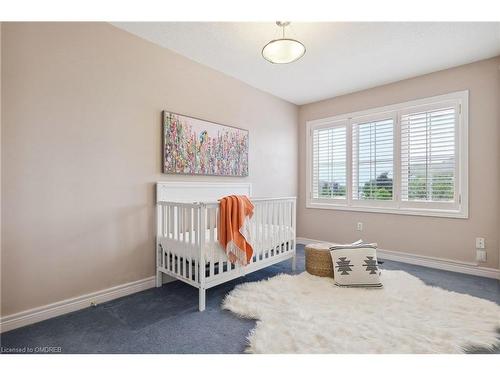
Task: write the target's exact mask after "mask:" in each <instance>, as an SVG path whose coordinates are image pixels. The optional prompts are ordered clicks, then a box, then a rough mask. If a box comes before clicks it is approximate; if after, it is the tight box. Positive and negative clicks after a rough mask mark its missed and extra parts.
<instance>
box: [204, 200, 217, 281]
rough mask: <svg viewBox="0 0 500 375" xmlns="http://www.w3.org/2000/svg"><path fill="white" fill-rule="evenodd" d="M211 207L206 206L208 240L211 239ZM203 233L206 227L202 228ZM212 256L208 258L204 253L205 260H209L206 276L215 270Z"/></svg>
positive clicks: (210, 275)
mask: <svg viewBox="0 0 500 375" xmlns="http://www.w3.org/2000/svg"><path fill="white" fill-rule="evenodd" d="M212 211H213V209H212V208H207V228H208V233H209V241H210V242H212V241H213V226H214V224H213V215H212ZM202 232H203V235H204V236H206V229H205V228H203V229H202ZM210 255H211V254H210ZM213 258H214V257H212V256H210V259H209V258H208V254H207V253H205V261H210V267H209V271H208V277H212V276H213V275H214V272H215V267H214V259H213Z"/></svg>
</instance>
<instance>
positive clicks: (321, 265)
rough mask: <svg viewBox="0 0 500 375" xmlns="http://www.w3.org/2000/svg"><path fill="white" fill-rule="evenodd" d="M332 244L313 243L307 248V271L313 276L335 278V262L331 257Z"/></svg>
mask: <svg viewBox="0 0 500 375" xmlns="http://www.w3.org/2000/svg"><path fill="white" fill-rule="evenodd" d="M333 245H334V244H332V243H326V242H321V243H313V244H309V245H307V246H306V247H305V254H306V271H307V272H309V273H310V274H311V275H315V276H322V277H333V262H332V257H331V255H330V247H331V246H333Z"/></svg>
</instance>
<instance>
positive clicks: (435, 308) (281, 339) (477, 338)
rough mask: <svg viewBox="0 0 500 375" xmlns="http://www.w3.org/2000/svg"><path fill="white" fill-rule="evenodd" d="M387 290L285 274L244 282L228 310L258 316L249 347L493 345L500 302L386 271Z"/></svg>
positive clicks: (447, 348)
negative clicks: (429, 284)
mask: <svg viewBox="0 0 500 375" xmlns="http://www.w3.org/2000/svg"><path fill="white" fill-rule="evenodd" d="M382 282H383V284H384V288H382V289H361V288H339V287H336V286H335V285H334V284H333V279H329V278H323V277H317V276H312V275H310V274H308V273H307V272H304V273H302V274H300V275H295V276H293V275H285V274H283V275H278V276H275V277H273V278H271V279H268V280H264V281H259V282H253V283H246V284H242V285H239V286H237V287H236V288H235V289H234V290H233V291H231V292H230V293H229V294H228V295H227V297H226V298H225V300H224V302H223V308H225V309H227V310H231V311H232V312H234V313H236V314H238V315H239V316H242V317H246V318H252V319H257V320H258V321H257V325H256V328H255V329H254V330H253V331H252V332H251V333H250V336H249V337H248V340H249V347H248V349H247V352H249V353H463V347H466V346H469V345H478V346H490V345H493V344H494V343H495V342H496V332H495V329H496V328H497V327H500V306H498V305H497V304H495V303H493V302H490V301H486V300H483V299H480V298H476V297H472V296H469V295H466V294H459V293H454V292H449V291H446V290H443V289H440V288H436V287H431V286H427V285H425V284H424V283H423V282H422V281H421V280H419V279H418V278H416V277H414V276H412V275H410V274H408V273H406V272H403V271H387V270H384V271H382Z"/></svg>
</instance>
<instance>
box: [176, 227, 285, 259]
mask: <svg viewBox="0 0 500 375" xmlns="http://www.w3.org/2000/svg"><path fill="white" fill-rule="evenodd" d="M278 228H279V226H278V225H272V224H262V225H260V226H259V228H255V226H254V228H251V233H250V239H249V242H250V245H252V247H253V249H254V251H255V252H259V251H262V250H264V249H265V250H268V249H272V248H273V247H275V246H278V245H279V244H281V243H282V242H283V235H285V236H284V238H290V237H292V236H291V235H292V233H291V232H292V229H291V227H290V226H282V227H281V231H278ZM166 238H167V239H168V240H170V241H171V242H170V246H171V247H174V246H175V247H176V248H175V249H174V248H172V249H171V250H172V251H173V252H175V253H176V254H179V253H180V254H179V255H185V256H186V257H189V258H192V259H195V258H197V257H198V251H197V249H196V248H195V247H193V246H183V244H184V243H185V242H186V241H188V242H189V240H191V243H193V244H194V240H193V239H194V238H195V231H194V230H193V231H191V232H189V231H187V232H180V233H179V238H177V239H176V238H174V236H173V235H172V233H170V236H167V237H166ZM176 243H178V247H177V246H176V245H177V244H176ZM202 252H203V254H204V256H205V260H206V261H207V262H210V261H215V262H218V261H226V260H227V255H226V252H225V250H224V249H223V248H222V246H221V245H220V244H219V240H218V238H217V229H215V231H214V230H213V229H207V230H206V231H205V244H204V246H203V248H202Z"/></svg>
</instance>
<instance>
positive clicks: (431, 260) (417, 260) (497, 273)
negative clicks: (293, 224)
mask: <svg viewBox="0 0 500 375" xmlns="http://www.w3.org/2000/svg"><path fill="white" fill-rule="evenodd" d="M313 242H329V241H321V240H314V239H311V238H304V237H297V243H300V244H303V245H308V244H310V243H313ZM377 255H378V257H379V258H381V259H387V260H393V261H396V262H401V263H409V264H415V265H418V266H424V267H429V268H436V269H439V270H445V271H452V272H459V273H465V274H468V275H475V276H482V277H488V278H490V279H497V280H500V270H498V269H495V268H488V267H480V266H478V265H476V264H474V263H466V262H459V261H455V260H451V259H443V258H435V257H428V256H423V255H416V254H410V253H404V252H400V251H392V250H384V249H377Z"/></svg>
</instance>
